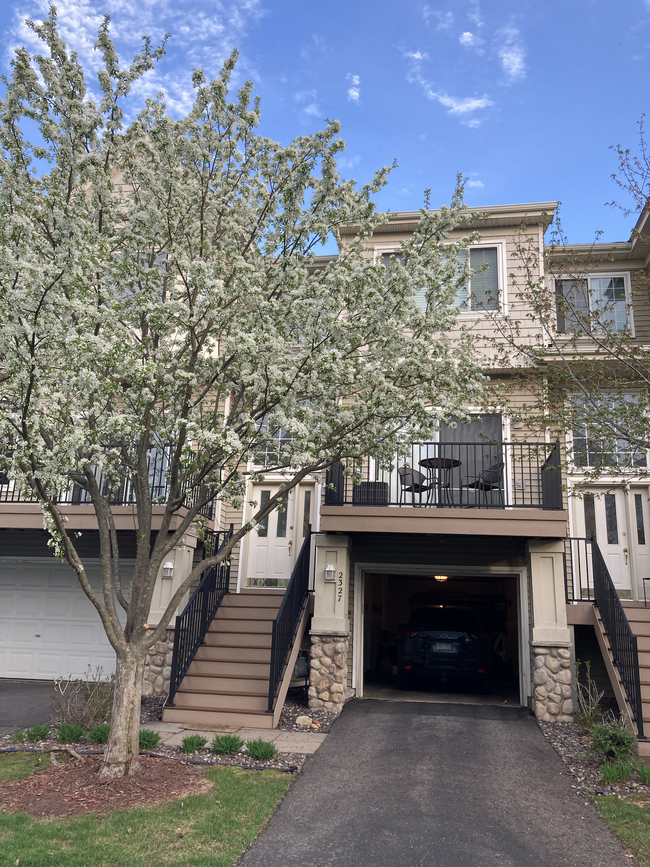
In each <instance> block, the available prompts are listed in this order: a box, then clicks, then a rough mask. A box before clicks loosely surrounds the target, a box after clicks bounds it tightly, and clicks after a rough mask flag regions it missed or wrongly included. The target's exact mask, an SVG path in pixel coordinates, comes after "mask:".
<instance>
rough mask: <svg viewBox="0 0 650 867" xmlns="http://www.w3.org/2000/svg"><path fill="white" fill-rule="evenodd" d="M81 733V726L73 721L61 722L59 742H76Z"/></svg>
mask: <svg viewBox="0 0 650 867" xmlns="http://www.w3.org/2000/svg"><path fill="white" fill-rule="evenodd" d="M83 733H84V728H83V726H78V725H75V724H74V723H63V725H62V726H61V727H60V728H59V743H60V744H76V743H77V741H78V740H79V738H80V737H81V736H82V734H83Z"/></svg>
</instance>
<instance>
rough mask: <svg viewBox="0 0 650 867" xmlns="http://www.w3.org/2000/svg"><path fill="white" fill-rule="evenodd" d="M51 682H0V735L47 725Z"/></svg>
mask: <svg viewBox="0 0 650 867" xmlns="http://www.w3.org/2000/svg"><path fill="white" fill-rule="evenodd" d="M52 689H53V682H52V681H51V680H49V681H45V682H44V681H29V680H23V681H14V680H0V735H6V734H10V733H11V732H14V731H16V729H23V728H31V727H32V726H35V725H40V724H41V723H47V722H48V721H49V718H50V697H51V696H52Z"/></svg>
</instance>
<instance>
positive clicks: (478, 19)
mask: <svg viewBox="0 0 650 867" xmlns="http://www.w3.org/2000/svg"><path fill="white" fill-rule="evenodd" d="M467 17H468V18H469V20H470V21H471V22H472V24H476V26H477V27H482V26H483V24H484V21H483V16H482V15H481V9H480V7H479V4H478V3H473V4H472V8H471V9H470V11H469V12H468V13H467Z"/></svg>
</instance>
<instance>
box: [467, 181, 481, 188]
mask: <svg viewBox="0 0 650 867" xmlns="http://www.w3.org/2000/svg"><path fill="white" fill-rule="evenodd" d="M467 186H468V187H477V188H478V189H482V188H483V187H484V186H485V184H484V183H483V181H467Z"/></svg>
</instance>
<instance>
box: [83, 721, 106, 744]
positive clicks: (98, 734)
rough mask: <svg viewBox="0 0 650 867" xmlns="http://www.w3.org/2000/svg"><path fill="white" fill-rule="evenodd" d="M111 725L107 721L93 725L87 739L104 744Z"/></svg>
mask: <svg viewBox="0 0 650 867" xmlns="http://www.w3.org/2000/svg"><path fill="white" fill-rule="evenodd" d="M110 731H111V727H110V726H109V725H108V723H102V724H101V725H98V726H95V728H94V729H91V730H90V731H89V732H88V740H89V741H90V743H91V744H105V743H108V736H109V734H110Z"/></svg>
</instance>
